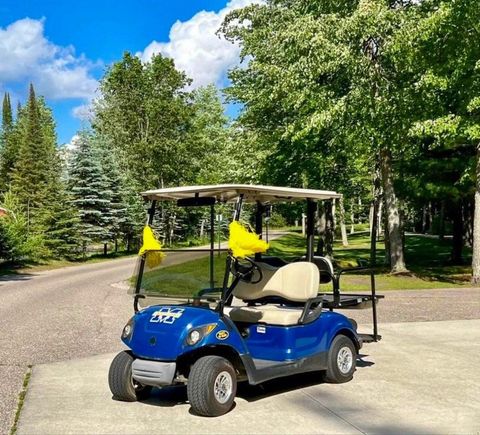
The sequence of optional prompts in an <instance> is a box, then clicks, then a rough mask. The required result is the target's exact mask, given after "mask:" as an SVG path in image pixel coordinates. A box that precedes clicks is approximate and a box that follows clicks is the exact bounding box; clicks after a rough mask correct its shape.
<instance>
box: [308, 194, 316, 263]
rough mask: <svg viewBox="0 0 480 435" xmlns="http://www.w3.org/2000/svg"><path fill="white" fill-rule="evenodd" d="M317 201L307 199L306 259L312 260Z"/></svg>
mask: <svg viewBox="0 0 480 435" xmlns="http://www.w3.org/2000/svg"><path fill="white" fill-rule="evenodd" d="M316 210H317V203H316V202H315V201H314V200H312V199H307V255H306V259H307V261H310V262H312V261H313V244H314V237H315V234H314V233H315V211H316Z"/></svg>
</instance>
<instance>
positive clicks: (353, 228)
mask: <svg viewBox="0 0 480 435" xmlns="http://www.w3.org/2000/svg"><path fill="white" fill-rule="evenodd" d="M354 204H355V203H354V201H353V199H352V204H351V206H352V209H351V215H350V220H351V221H352V222H351V224H352V226H351V227H350V234H353V233H355V209H354Z"/></svg>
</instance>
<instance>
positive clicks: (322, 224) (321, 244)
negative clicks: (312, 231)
mask: <svg viewBox="0 0 480 435" xmlns="http://www.w3.org/2000/svg"><path fill="white" fill-rule="evenodd" d="M325 229H326V217H325V206H324V205H323V204H321V203H319V204H318V211H317V233H318V241H317V250H316V251H315V255H319V256H321V257H323V256H324V255H325Z"/></svg>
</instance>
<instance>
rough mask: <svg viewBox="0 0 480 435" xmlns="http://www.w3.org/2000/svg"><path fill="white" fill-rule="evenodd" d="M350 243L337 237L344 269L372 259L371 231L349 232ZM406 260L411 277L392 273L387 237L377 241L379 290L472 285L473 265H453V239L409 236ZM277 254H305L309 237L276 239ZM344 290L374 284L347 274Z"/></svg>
mask: <svg viewBox="0 0 480 435" xmlns="http://www.w3.org/2000/svg"><path fill="white" fill-rule="evenodd" d="M348 241H349V246H348V247H343V246H342V244H341V241H339V240H336V242H335V245H334V258H335V260H336V261H337V262H338V264H339V266H340V267H342V268H348V267H351V266H353V265H355V263H356V259H357V258H361V259H364V260H367V261H368V260H369V258H370V238H369V235H368V233H357V234H353V235H349V237H348ZM405 245H406V246H405V249H406V254H405V255H406V261H407V266H408V269H409V270H410V271H411V272H412V274H411V276H392V275H390V274H389V273H388V268H386V267H385V250H384V247H383V240H380V241H379V242H378V243H377V264H378V266H379V267H378V272H377V274H376V284H377V289H379V290H397V289H405V290H409V289H428V288H447V287H462V286H468V285H470V282H469V280H470V274H471V267H470V266H469V265H461V266H453V265H451V264H449V261H448V260H449V257H450V250H451V241H450V240H439V239H438V238H434V237H425V236H422V235H407V236H406V240H405ZM271 252H273V253H274V254H273V255H282V253H286V254H287V255H289V256H292V257H293V256H299V255H303V254H304V252H305V239H304V237H302V235H301V234H298V233H290V234H288V235H286V236H284V237H282V238H281V239H279V240H276V241H274V242H272V249H271ZM464 258H465V262H466V264H469V263H470V261H471V251H470V250H469V249H465V251H464ZM341 284H342V290H343V291H348V290H351V291H364V290H368V289H369V286H370V277H369V276H368V275H365V274H363V275H361V274H355V275H353V274H345V275H344V276H343V277H342V279H341Z"/></svg>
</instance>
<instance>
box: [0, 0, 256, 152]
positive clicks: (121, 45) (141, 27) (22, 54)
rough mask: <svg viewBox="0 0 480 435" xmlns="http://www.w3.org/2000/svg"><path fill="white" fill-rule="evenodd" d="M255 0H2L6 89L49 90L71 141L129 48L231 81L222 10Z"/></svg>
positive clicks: (64, 137)
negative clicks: (220, 34)
mask: <svg viewBox="0 0 480 435" xmlns="http://www.w3.org/2000/svg"><path fill="white" fill-rule="evenodd" d="M253 1H254V0H230V1H228V0H194V1H192V0H176V1H165V0H96V1H93V0H75V1H73V0H0V92H1V93H2V94H3V92H5V91H8V92H10V93H11V95H12V99H13V100H14V101H17V100H20V101H24V100H25V96H26V91H27V88H28V84H29V82H33V83H34V85H35V87H36V89H37V92H38V93H39V94H41V95H44V96H45V97H46V99H47V103H48V104H49V106H50V107H52V109H53V111H54V115H55V119H56V122H57V133H58V141H59V143H60V144H62V143H66V142H69V141H70V139H71V137H72V136H73V135H74V134H75V132H76V131H77V130H78V129H79V128H81V127H82V125H83V124H85V123H86V122H87V121H86V120H85V118H86V115H85V114H86V113H88V104H89V102H90V101H91V100H92V98H94V97H95V90H96V87H97V80H98V79H99V78H100V77H101V76H102V74H103V72H104V71H105V68H106V67H107V66H108V65H109V64H110V63H112V62H114V61H116V60H118V59H119V58H120V57H121V56H122V53H123V52H124V51H130V52H133V53H136V54H137V55H138V56H140V57H141V58H142V59H143V60H144V61H148V59H149V58H150V57H151V56H152V54H154V53H158V52H161V53H163V54H164V55H166V56H169V57H172V58H173V59H174V60H175V62H176V64H177V66H178V67H179V68H180V69H183V70H185V71H186V72H187V74H188V75H189V76H190V77H192V78H193V80H194V81H193V86H194V87H196V86H202V85H206V84H208V83H216V84H217V85H218V86H220V87H222V86H224V85H225V84H226V71H227V70H228V69H229V68H231V67H233V66H235V65H236V64H238V50H239V48H238V47H236V46H233V45H232V44H230V43H228V42H226V41H222V40H220V39H218V38H217V37H216V36H215V31H216V30H217V28H218V26H219V23H220V22H221V20H222V18H223V16H225V14H226V13H227V12H228V11H229V10H231V9H234V8H236V7H242V6H245V5H246V4H248V3H252V2H253Z"/></svg>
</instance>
